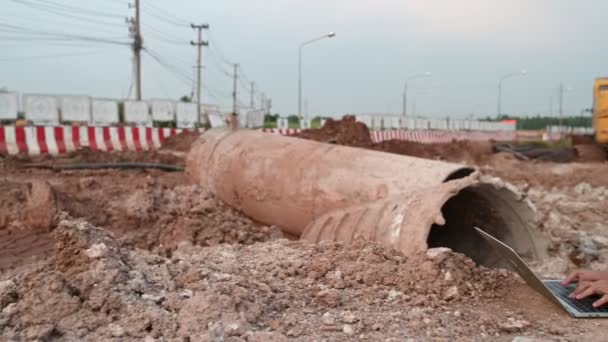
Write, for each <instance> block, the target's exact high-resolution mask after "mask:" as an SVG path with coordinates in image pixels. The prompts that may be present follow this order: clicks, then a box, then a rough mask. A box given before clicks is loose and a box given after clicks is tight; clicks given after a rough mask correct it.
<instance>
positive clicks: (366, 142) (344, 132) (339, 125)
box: [295, 115, 372, 147]
mask: <svg viewBox="0 0 608 342" xmlns="http://www.w3.org/2000/svg"><path fill="white" fill-rule="evenodd" d="M295 136H296V137H299V138H304V139H311V140H315V141H320V142H324V143H330V144H338V145H347V146H354V147H369V146H371V145H372V138H371V135H370V133H369V129H368V128H367V126H365V124H363V123H360V122H357V119H356V118H355V117H354V116H351V115H346V116H344V118H342V120H334V119H327V120H326V121H325V125H323V127H321V128H320V129H306V130H303V131H302V132H301V133H299V134H297V135H295Z"/></svg>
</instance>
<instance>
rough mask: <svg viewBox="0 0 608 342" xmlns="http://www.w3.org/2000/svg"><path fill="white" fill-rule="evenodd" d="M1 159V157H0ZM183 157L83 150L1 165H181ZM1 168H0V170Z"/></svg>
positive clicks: (18, 158) (15, 159)
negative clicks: (137, 163)
mask: <svg viewBox="0 0 608 342" xmlns="http://www.w3.org/2000/svg"><path fill="white" fill-rule="evenodd" d="M0 158H1V157H0ZM183 161H184V159H183V156H179V155H175V154H173V153H169V152H168V151H156V150H154V151H140V152H135V151H127V152H117V151H114V152H110V153H108V152H102V151H92V150H90V149H88V148H83V149H80V150H78V151H75V152H70V153H67V154H64V155H60V156H51V155H48V154H46V155H39V156H26V155H18V156H12V157H8V158H5V159H4V160H3V162H1V163H2V164H4V165H3V166H4V167H7V168H11V167H13V168H14V167H23V166H24V165H25V164H27V163H43V164H48V165H61V164H66V163H73V164H76V163H120V162H148V163H162V164H173V165H183V164H184V163H183ZM1 167H2V166H0V168H1Z"/></svg>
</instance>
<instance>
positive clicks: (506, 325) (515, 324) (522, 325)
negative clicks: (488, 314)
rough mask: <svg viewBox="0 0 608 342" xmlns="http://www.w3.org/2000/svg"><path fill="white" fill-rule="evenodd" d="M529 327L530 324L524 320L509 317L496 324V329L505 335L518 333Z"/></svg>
mask: <svg viewBox="0 0 608 342" xmlns="http://www.w3.org/2000/svg"><path fill="white" fill-rule="evenodd" d="M529 326H530V322H528V321H524V320H516V319H514V318H512V317H509V318H508V319H507V320H506V321H504V322H500V323H498V328H499V329H500V330H501V331H503V332H506V333H516V332H520V331H522V330H524V329H526V328H527V327H529Z"/></svg>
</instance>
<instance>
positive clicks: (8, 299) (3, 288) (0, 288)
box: [0, 279, 19, 311]
mask: <svg viewBox="0 0 608 342" xmlns="http://www.w3.org/2000/svg"><path fill="white" fill-rule="evenodd" d="M18 297H19V296H18V294H17V285H16V284H15V282H14V281H13V280H12V279H9V280H5V281H0V311H2V309H4V308H5V307H6V306H7V305H9V304H11V303H14V302H16V301H17V299H18Z"/></svg>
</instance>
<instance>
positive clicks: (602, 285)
mask: <svg viewBox="0 0 608 342" xmlns="http://www.w3.org/2000/svg"><path fill="white" fill-rule="evenodd" d="M591 295H599V296H601V298H600V299H598V300H596V301H595V302H594V303H593V307H594V308H597V307H600V306H602V305H604V304H606V303H608V280H597V281H581V282H579V283H578V286H577V287H576V289H575V290H574V291H573V292H572V293H571V294H570V298H572V299H576V300H581V299H584V298H587V297H589V296H591Z"/></svg>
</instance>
